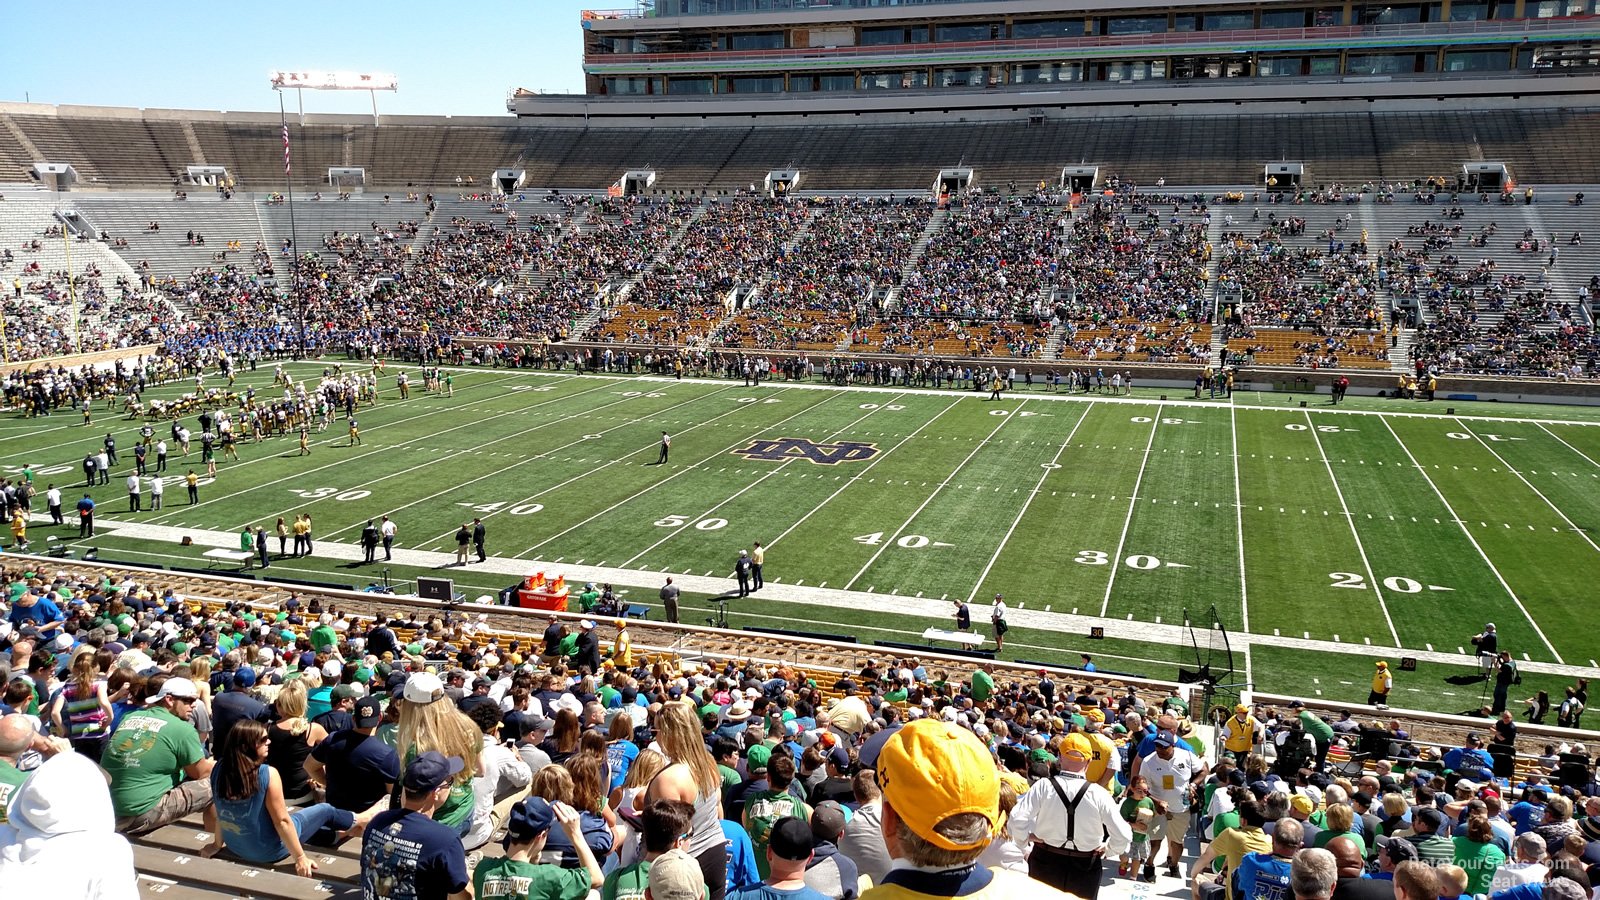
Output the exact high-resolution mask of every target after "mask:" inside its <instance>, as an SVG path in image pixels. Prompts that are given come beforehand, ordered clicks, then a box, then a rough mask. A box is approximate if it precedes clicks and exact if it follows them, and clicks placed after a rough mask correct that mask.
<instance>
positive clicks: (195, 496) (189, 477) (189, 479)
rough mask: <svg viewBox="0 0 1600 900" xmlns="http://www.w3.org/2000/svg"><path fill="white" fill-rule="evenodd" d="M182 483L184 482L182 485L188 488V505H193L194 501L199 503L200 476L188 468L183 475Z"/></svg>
mask: <svg viewBox="0 0 1600 900" xmlns="http://www.w3.org/2000/svg"><path fill="white" fill-rule="evenodd" d="M183 483H184V486H185V487H187V488H188V489H189V505H190V506H193V505H195V504H196V503H199V502H200V476H199V475H196V474H195V473H194V470H193V469H190V470H189V472H188V474H186V475H184V476H183Z"/></svg>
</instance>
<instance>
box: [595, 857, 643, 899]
mask: <svg viewBox="0 0 1600 900" xmlns="http://www.w3.org/2000/svg"><path fill="white" fill-rule="evenodd" d="M649 886H650V863H648V862H643V861H641V862H636V863H634V864H633V865H631V866H623V867H622V868H620V869H615V870H613V871H612V872H611V874H610V875H607V876H606V883H605V884H602V885H600V900H644V889H645V888H647V887H649Z"/></svg>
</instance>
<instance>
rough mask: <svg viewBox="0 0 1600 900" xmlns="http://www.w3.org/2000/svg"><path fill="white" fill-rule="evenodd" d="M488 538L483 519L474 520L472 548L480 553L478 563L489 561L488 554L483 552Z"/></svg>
mask: <svg viewBox="0 0 1600 900" xmlns="http://www.w3.org/2000/svg"><path fill="white" fill-rule="evenodd" d="M487 537H488V529H487V528H485V527H484V526H483V519H481V518H478V519H473V520H472V548H473V549H474V550H476V551H477V552H478V562H483V561H485V560H487V559H488V558H489V557H488V554H486V553H484V551H483V542H484V541H485V540H486V539H487Z"/></svg>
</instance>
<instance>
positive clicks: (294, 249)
mask: <svg viewBox="0 0 1600 900" xmlns="http://www.w3.org/2000/svg"><path fill="white" fill-rule="evenodd" d="M278 121H279V122H280V123H281V124H282V125H283V187H284V195H285V197H287V199H288V203H289V245H290V250H291V252H290V254H289V289H290V290H291V291H293V292H294V299H295V302H296V306H297V308H298V309H299V314H300V328H299V340H300V354H299V357H300V358H301V359H304V358H305V355H306V297H305V292H304V290H303V289H302V288H301V285H300V237H299V234H298V233H297V232H296V230H295V227H294V182H293V181H292V180H291V179H290V177H289V115H288V111H287V110H286V108H285V107H284V104H283V89H282V88H279V89H278Z"/></svg>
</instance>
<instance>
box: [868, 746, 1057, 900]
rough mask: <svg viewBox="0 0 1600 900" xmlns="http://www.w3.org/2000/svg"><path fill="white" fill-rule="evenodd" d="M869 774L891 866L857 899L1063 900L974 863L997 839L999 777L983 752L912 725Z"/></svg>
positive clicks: (1046, 889)
mask: <svg viewBox="0 0 1600 900" xmlns="http://www.w3.org/2000/svg"><path fill="white" fill-rule="evenodd" d="M876 766H877V768H876V769H875V770H874V771H875V773H876V778H877V781H878V787H879V788H880V789H881V790H882V791H883V812H882V815H883V826H882V831H883V841H884V844H885V846H886V847H887V849H888V851H889V857H890V858H891V859H893V860H894V864H893V866H892V867H891V868H890V869H889V872H888V873H887V874H885V875H884V876H883V880H882V881H881V882H880V883H879V884H878V885H877V886H876V887H874V888H872V889H870V890H868V891H866V892H865V893H863V894H862V895H861V900H925V898H930V897H959V898H962V900H1002V898H1004V900H1018V898H1023V897H1026V898H1028V900H1063V898H1065V897H1066V896H1067V895H1066V894H1063V893H1061V892H1060V891H1057V890H1055V889H1053V888H1051V887H1048V886H1046V885H1044V884H1041V883H1039V882H1036V881H1033V880H1031V879H1029V878H1027V877H1026V876H1024V875H1022V874H1020V873H1017V872H1012V871H1009V870H1007V869H988V868H984V867H982V866H979V865H978V864H977V861H978V857H980V856H982V855H983V851H984V850H985V849H986V848H987V847H988V846H989V842H990V841H991V840H993V839H995V838H996V837H999V829H1000V776H999V773H998V772H997V771H996V769H995V763H994V757H993V756H991V755H990V753H989V748H987V747H985V746H984V745H983V742H982V741H980V740H978V737H977V736H976V735H974V734H973V733H972V732H970V731H967V730H966V729H964V728H962V727H960V726H958V725H956V724H954V723H951V722H945V721H943V720H941V719H918V720H917V721H915V722H912V723H911V724H909V725H906V726H905V727H904V728H901V729H900V730H899V731H896V732H895V733H894V734H893V735H891V736H890V737H889V739H888V740H887V741H885V742H884V744H883V748H882V750H880V751H879V753H878V759H877V762H876Z"/></svg>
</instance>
